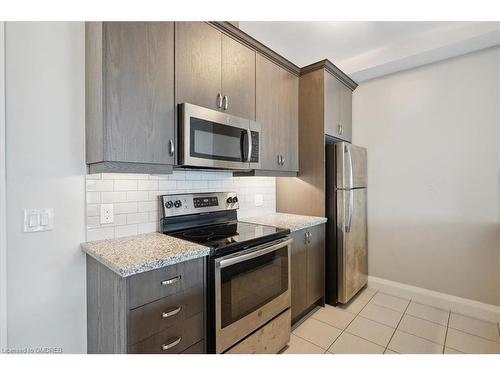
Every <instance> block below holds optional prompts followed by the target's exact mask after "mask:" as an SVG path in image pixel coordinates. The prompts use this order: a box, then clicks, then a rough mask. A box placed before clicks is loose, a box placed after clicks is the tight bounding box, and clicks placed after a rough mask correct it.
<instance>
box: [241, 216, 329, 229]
mask: <svg viewBox="0 0 500 375" xmlns="http://www.w3.org/2000/svg"><path fill="white" fill-rule="evenodd" d="M241 221H246V222H248V223H254V224H262V225H272V226H274V227H279V228H285V229H290V231H291V232H296V231H298V230H301V229H304V228H310V227H313V226H315V225H319V224H323V223H326V221H327V218H326V217H319V216H303V215H294V214H284V213H280V212H276V213H273V214H266V215H262V216H254V217H250V218H245V219H241Z"/></svg>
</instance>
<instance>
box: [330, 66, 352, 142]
mask: <svg viewBox="0 0 500 375" xmlns="http://www.w3.org/2000/svg"><path fill="white" fill-rule="evenodd" d="M324 74H325V88H324V90H325V98H324V101H325V134H328V135H331V136H333V137H336V138H340V139H343V140H345V141H348V142H351V141H352V91H351V89H350V88H349V87H347V86H345V85H344V84H343V83H342V82H340V81H339V80H338V79H337V78H335V77H334V76H332V75H331V74H329V73H328V72H325V73H324Z"/></svg>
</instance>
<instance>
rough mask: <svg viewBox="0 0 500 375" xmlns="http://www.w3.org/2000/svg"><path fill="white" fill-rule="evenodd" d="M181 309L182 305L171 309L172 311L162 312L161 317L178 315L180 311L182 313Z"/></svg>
mask: <svg viewBox="0 0 500 375" xmlns="http://www.w3.org/2000/svg"><path fill="white" fill-rule="evenodd" d="M181 310H182V306H179V307H177V308H176V309H173V310H170V311H167V312H162V313H161V318H162V319H165V318H170V317H171V316H174V315H177V314H178V313H180V312H181Z"/></svg>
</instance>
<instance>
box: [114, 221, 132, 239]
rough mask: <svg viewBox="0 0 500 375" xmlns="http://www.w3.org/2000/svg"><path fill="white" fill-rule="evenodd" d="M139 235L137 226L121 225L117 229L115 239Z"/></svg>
mask: <svg viewBox="0 0 500 375" xmlns="http://www.w3.org/2000/svg"><path fill="white" fill-rule="evenodd" d="M135 235H137V224H132V225H120V226H117V227H115V237H116V238H119V237H127V236H135Z"/></svg>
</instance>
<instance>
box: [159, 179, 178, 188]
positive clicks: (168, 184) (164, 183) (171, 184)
mask: <svg viewBox="0 0 500 375" xmlns="http://www.w3.org/2000/svg"><path fill="white" fill-rule="evenodd" d="M175 189H177V181H174V180H160V181H158V190H175Z"/></svg>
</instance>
